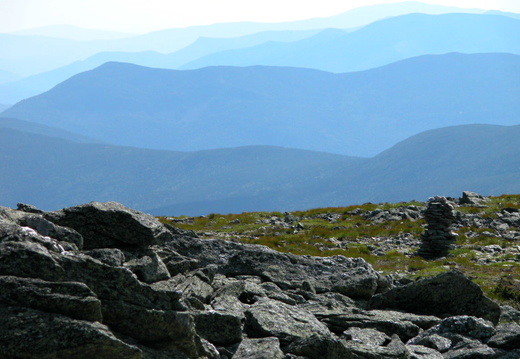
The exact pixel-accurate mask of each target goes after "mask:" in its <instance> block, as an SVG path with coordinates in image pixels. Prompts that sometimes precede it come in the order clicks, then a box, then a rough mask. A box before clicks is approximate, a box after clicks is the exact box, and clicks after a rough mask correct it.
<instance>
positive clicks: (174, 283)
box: [162, 272, 214, 304]
mask: <svg viewBox="0 0 520 359" xmlns="http://www.w3.org/2000/svg"><path fill="white" fill-rule="evenodd" d="M164 282H167V283H168V286H170V287H174V288H176V289H178V290H179V291H181V292H182V294H183V297H184V298H195V299H197V300H198V301H200V302H202V303H205V304H209V302H210V299H211V297H212V295H213V293H214V289H213V287H212V286H211V284H210V283H208V280H207V278H204V277H201V276H200V275H197V272H192V273H190V274H188V275H183V274H178V275H176V276H175V277H173V278H171V279H169V280H168V281H163V282H162V283H164Z"/></svg>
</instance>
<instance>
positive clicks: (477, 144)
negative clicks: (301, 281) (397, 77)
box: [0, 123, 520, 215]
mask: <svg viewBox="0 0 520 359" xmlns="http://www.w3.org/2000/svg"><path fill="white" fill-rule="evenodd" d="M0 126H2V124H1V123H0ZM13 127H15V126H13ZM518 138H520V126H507V127H506V126H492V125H465V126H455V127H448V128H442V129H437V130H432V131H427V132H424V133H421V134H419V135H416V136H413V137H411V138H409V139H407V140H405V141H403V142H401V143H399V144H398V145H396V146H394V147H392V148H391V149H389V150H387V151H385V152H383V153H381V154H380V155H378V156H376V157H374V158H370V159H363V158H353V157H347V156H339V155H331V154H326V153H319V152H312V151H302V150H294V149H287V148H280V147H266V146H260V147H254V146H253V147H240V148H230V149H219V150H211V151H198V152H188V153H183V152H170V151H153V150H143V149H136V148H130V147H118V146H109V145H95V144H86V143H77V142H74V141H71V140H66V139H63V138H56V137H49V136H44V135H40V134H35V133H29V132H26V131H21V130H17V129H13V128H5V127H0V168H1V169H2V171H0V204H1V205H3V206H10V207H14V206H15V205H16V203H17V202H24V203H30V204H34V205H36V206H38V207H41V208H43V209H47V210H50V209H58V208H62V207H66V206H70V205H74V204H79V203H84V202H88V201H92V200H97V201H108V200H113V201H118V202H122V203H124V204H126V205H129V206H132V207H134V208H137V209H140V210H144V211H147V212H151V213H153V214H157V215H180V214H186V215H200V214H208V213H211V212H215V213H236V212H242V211H259V210H269V211H273V210H279V211H284V210H296V209H305V208H313V207H323V206H346V205H349V204H356V203H364V202H367V201H371V202H384V201H392V202H393V201H402V200H411V199H417V200H425V199H426V198H427V197H428V196H431V195H432V194H439V195H448V196H459V195H460V193H461V191H463V190H472V191H476V192H479V193H482V194H485V195H492V194H495V195H498V194H502V193H519V192H520V172H519V171H518V169H519V168H520V141H518Z"/></svg>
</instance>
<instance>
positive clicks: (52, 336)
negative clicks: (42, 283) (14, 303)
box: [0, 306, 142, 359]
mask: <svg viewBox="0 0 520 359" xmlns="http://www.w3.org/2000/svg"><path fill="white" fill-rule="evenodd" d="M0 357H2V358H78V359H91V358H100V359H140V358H142V352H141V350H140V349H139V348H137V347H136V346H134V345H130V344H127V343H125V342H123V341H122V340H120V339H118V338H116V337H115V335H114V334H113V333H112V332H111V331H110V330H109V329H108V328H107V326H105V325H103V324H101V323H99V322H94V323H92V322H88V321H84V320H75V319H71V318H69V317H67V316H63V315H60V314H56V313H45V312H42V311H39V310H35V309H29V308H22V307H10V306H0Z"/></svg>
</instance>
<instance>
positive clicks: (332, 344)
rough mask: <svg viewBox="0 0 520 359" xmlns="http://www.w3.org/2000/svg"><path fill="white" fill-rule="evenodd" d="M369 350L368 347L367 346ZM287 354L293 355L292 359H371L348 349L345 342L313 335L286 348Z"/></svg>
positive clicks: (297, 340)
mask: <svg viewBox="0 0 520 359" xmlns="http://www.w3.org/2000/svg"><path fill="white" fill-rule="evenodd" d="M366 348H368V346H366ZM284 351H285V352H286V353H290V354H293V355H294V356H293V355H291V356H288V357H290V358H311V359H318V358H319V359H339V358H345V359H350V358H369V357H368V356H358V355H356V354H354V350H352V349H351V348H348V347H347V346H346V344H345V341H342V340H339V339H337V338H334V337H330V336H325V337H324V336H320V335H312V336H309V337H304V338H298V339H296V340H295V341H293V342H292V343H290V344H289V345H288V346H287V347H285V348H284Z"/></svg>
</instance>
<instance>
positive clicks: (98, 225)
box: [44, 202, 170, 249]
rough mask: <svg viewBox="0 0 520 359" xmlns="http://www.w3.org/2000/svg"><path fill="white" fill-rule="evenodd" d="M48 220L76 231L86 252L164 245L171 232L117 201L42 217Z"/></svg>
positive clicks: (89, 205) (147, 216)
mask: <svg viewBox="0 0 520 359" xmlns="http://www.w3.org/2000/svg"><path fill="white" fill-rule="evenodd" d="M44 216H45V218H46V219H48V220H49V221H51V222H53V223H55V224H59V225H61V226H65V227H70V228H72V229H75V230H76V231H77V232H79V233H80V234H81V235H82V236H83V240H84V247H85V249H94V248H112V247H118V246H123V247H124V246H146V245H153V244H160V243H163V242H164V241H165V240H167V239H168V238H170V233H169V232H168V231H167V230H166V228H165V227H164V226H163V225H162V224H161V223H160V222H159V221H158V220H157V219H156V218H155V217H153V216H150V215H148V214H145V213H142V212H139V211H136V210H133V209H130V208H127V207H125V206H123V205H122V204H119V203H116V202H103V203H101V202H91V203H87V204H83V205H80V206H75V207H70V208H65V209H62V210H59V211H55V212H47V213H45V214H44Z"/></svg>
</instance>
